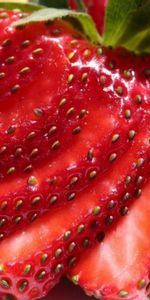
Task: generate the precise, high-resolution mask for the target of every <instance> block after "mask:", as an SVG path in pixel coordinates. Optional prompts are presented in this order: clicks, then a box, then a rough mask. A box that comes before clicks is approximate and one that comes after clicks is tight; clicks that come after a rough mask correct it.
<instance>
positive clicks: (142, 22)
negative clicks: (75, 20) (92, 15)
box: [103, 0, 150, 53]
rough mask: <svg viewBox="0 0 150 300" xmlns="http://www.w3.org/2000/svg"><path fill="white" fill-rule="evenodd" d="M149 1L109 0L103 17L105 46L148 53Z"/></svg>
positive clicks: (149, 37)
mask: <svg viewBox="0 0 150 300" xmlns="http://www.w3.org/2000/svg"><path fill="white" fill-rule="evenodd" d="M149 40H150V1H149V0H123V1H120V0H110V1H109V3H108V7H107V11H106V19H105V33H104V37H103V44H104V45H105V46H112V47H117V46H122V47H125V48H127V49H129V50H131V51H134V52H136V53H142V52H147V53H150V42H149Z"/></svg>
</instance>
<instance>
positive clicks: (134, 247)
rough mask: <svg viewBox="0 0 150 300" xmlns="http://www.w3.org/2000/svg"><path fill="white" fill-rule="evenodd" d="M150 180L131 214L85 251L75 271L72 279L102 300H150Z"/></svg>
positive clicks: (73, 270)
mask: <svg viewBox="0 0 150 300" xmlns="http://www.w3.org/2000/svg"><path fill="white" fill-rule="evenodd" d="M149 198H150V183H148V184H147V185H146V186H145V188H144V189H143V192H142V196H141V198H140V201H138V200H137V202H135V203H134V204H133V206H132V209H131V210H130V211H129V213H128V216H127V217H126V218H125V219H123V220H121V221H120V223H119V224H118V225H117V227H115V228H114V229H113V230H112V231H111V233H110V234H108V235H106V238H105V240H104V241H103V242H102V243H101V245H98V244H97V245H95V247H94V248H92V249H90V250H88V251H87V252H86V253H84V255H83V258H81V260H80V262H79V263H78V264H77V265H76V266H75V267H74V268H73V269H72V270H71V273H70V276H72V280H73V281H74V282H75V283H76V284H77V283H79V285H80V286H81V287H82V288H83V289H84V290H85V291H86V293H87V294H89V295H94V296H95V297H96V298H99V299H107V300H108V299H115V300H119V299H122V298H125V299H130V300H131V299H135V300H147V299H149V297H150V279H149V270H150V239H149V232H150V222H149V215H150V202H149Z"/></svg>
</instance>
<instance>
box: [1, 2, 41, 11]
mask: <svg viewBox="0 0 150 300" xmlns="http://www.w3.org/2000/svg"><path fill="white" fill-rule="evenodd" d="M0 8H5V9H10V10H12V9H20V10H21V11H25V12H27V11H30V12H33V11H36V10H39V9H41V8H42V6H41V5H35V4H26V3H24V4H23V3H15V2H13V3H12V2H11V3H10V2H0Z"/></svg>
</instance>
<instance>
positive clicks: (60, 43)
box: [0, 10, 150, 300]
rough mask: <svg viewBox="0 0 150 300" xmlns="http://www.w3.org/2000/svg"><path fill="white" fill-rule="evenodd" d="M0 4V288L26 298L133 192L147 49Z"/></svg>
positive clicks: (145, 161) (136, 194) (64, 268)
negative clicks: (93, 39) (102, 43)
mask: <svg viewBox="0 0 150 300" xmlns="http://www.w3.org/2000/svg"><path fill="white" fill-rule="evenodd" d="M1 13H3V14H5V15H3V18H1V19H2V20H1V21H0V22H1V25H2V27H1V28H2V32H1V34H0V74H1V76H0V112H1V114H0V126H1V130H0V180H1V182H0V184H1V193H0V240H1V243H0V295H1V298H2V300H4V299H5V300H6V299H7V300H8V299H12V298H13V299H15V300H30V299H33V300H34V299H37V298H41V297H43V296H45V295H46V294H47V293H48V291H49V290H50V289H51V288H52V287H53V286H54V285H55V284H56V283H57V282H58V281H59V279H60V278H61V276H63V275H64V274H65V273H66V272H69V270H70V268H71V267H72V266H74V265H75V263H76V261H77V260H78V259H79V257H80V255H81V253H82V252H83V251H84V250H85V249H86V248H88V247H90V246H93V245H94V244H95V242H96V241H97V240H98V241H101V240H102V239H103V237H104V236H105V233H106V232H107V231H110V232H111V231H112V232H113V230H114V229H113V228H114V226H115V224H116V221H118V219H120V218H121V217H123V216H125V215H126V214H127V212H128V210H129V208H130V206H131V204H132V202H133V201H139V200H138V199H137V198H140V196H141V194H142V189H143V187H144V185H145V184H146V183H147V181H148V180H149V167H150V157H149V153H150V115H149V107H150V92H149V91H150V81H149V75H148V74H149V73H148V72H147V70H148V69H147V68H148V66H149V65H150V57H149V56H148V55H143V56H141V57H138V56H136V55H134V54H132V53H128V52H127V51H125V50H123V49H116V50H112V49H105V48H101V47H98V46H94V45H92V44H91V43H90V42H89V41H88V40H86V39H84V38H83V36H81V35H80V34H79V32H78V31H76V30H75V29H73V28H72V27H71V26H70V25H69V23H67V22H66V21H62V20H56V21H54V22H50V21H49V22H37V23H35V24H34V23H33V24H32V23H31V24H28V25H25V26H21V27H17V28H14V27H13V28H12V27H10V25H11V23H12V22H13V21H14V20H16V19H18V18H21V17H22V15H21V13H19V12H15V11H14V12H11V13H10V12H8V13H7V11H5V10H3V11H1ZM12 74H13V76H12ZM141 199H142V198H141ZM33 221H35V222H33ZM32 222H33V223H32ZM16 230H18V232H14V231H16ZM4 238H5V239H4ZM10 249H11V251H10ZM142 276H143V274H142ZM100 290H101V288H100ZM115 292H119V291H118V290H117V291H116V290H115ZM113 293H114V290H113ZM133 294H134V291H133ZM111 295H112V291H111ZM124 295H125V294H123V297H124ZM121 296H122V295H121ZM125 296H128V295H127V294H126V295H125Z"/></svg>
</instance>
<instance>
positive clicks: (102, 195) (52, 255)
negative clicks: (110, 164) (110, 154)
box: [0, 116, 150, 300]
mask: <svg viewBox="0 0 150 300" xmlns="http://www.w3.org/2000/svg"><path fill="white" fill-rule="evenodd" d="M148 118H149V116H148ZM147 121H148V120H144V121H143V122H144V123H143V124H141V131H142V132H140V133H139V134H138V135H137V136H136V139H135V143H133V145H132V147H131V149H130V150H129V151H128V152H127V153H126V155H124V157H121V158H120V159H119V160H118V161H117V162H116V164H115V166H114V168H112V169H111V170H109V171H108V172H107V173H105V174H104V175H103V177H101V180H99V182H95V183H93V186H92V188H91V187H89V188H87V189H86V191H85V192H82V193H81V194H80V196H79V197H78V201H75V202H73V203H72V204H71V205H70V204H69V203H68V204H67V205H66V206H64V207H57V208H56V207H53V208H52V210H51V213H48V214H45V215H44V216H42V217H41V218H39V219H38V220H36V221H35V222H34V223H33V224H32V225H29V226H27V227H26V230H25V231H24V230H23V231H19V232H18V233H15V234H13V235H11V236H10V237H8V238H6V239H5V240H4V241H2V242H1V244H0V266H1V268H0V269H1V272H0V293H1V295H2V297H5V296H6V294H11V295H14V296H15V299H18V300H19V299H22V300H26V299H37V298H40V297H42V296H44V295H45V294H46V293H47V292H48V290H50V289H51V288H52V287H53V286H54V285H55V284H56V283H57V282H58V281H59V279H60V277H61V276H62V275H64V274H65V273H66V272H69V269H70V268H71V267H72V266H73V265H74V264H75V262H76V261H77V259H78V258H79V256H80V254H81V253H82V252H83V250H85V249H86V248H88V247H90V246H92V245H93V244H95V242H96V241H97V240H99V241H101V239H102V238H103V237H104V235H105V232H106V231H107V230H110V229H111V228H113V225H115V223H116V220H117V219H118V218H120V217H121V216H124V215H125V214H126V213H127V211H128V207H129V205H130V204H131V202H132V201H133V199H132V198H133V197H140V195H141V193H142V187H143V184H145V183H146V181H147V173H148V172H149V167H150V165H149V155H148V153H149V151H150V143H149V135H150V128H149V129H148V128H147V127H146V126H145V125H146V124H148V123H147ZM141 155H142V156H141ZM130 176H131V177H130ZM129 177H130V180H129ZM141 178H142V180H141ZM87 195H88V196H87ZM136 201H138V200H136ZM10 249H11V251H10ZM2 299H3V298H2ZM4 299H5V298H4Z"/></svg>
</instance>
